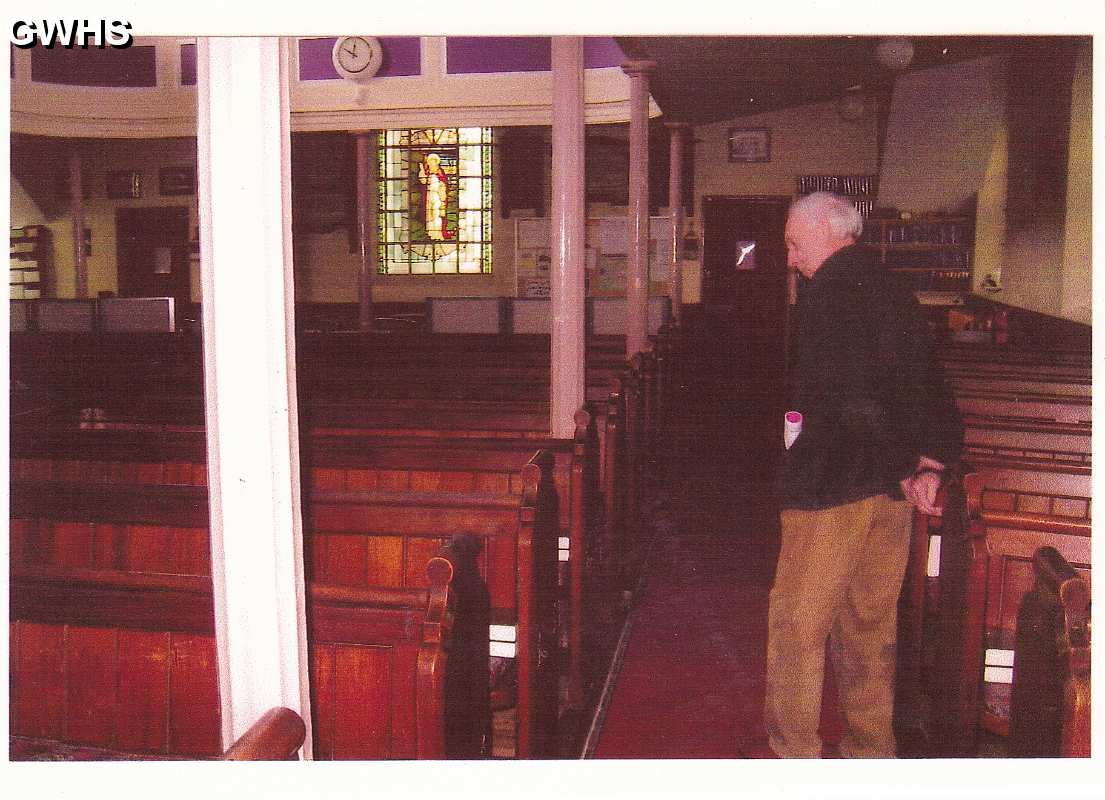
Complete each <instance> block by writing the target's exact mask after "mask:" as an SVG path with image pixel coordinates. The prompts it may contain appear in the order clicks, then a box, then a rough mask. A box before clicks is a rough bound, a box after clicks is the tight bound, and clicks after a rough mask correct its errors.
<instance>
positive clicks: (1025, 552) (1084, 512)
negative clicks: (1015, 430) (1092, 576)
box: [927, 467, 1090, 755]
mask: <svg viewBox="0 0 1105 800" xmlns="http://www.w3.org/2000/svg"><path fill="white" fill-rule="evenodd" d="M1089 496H1090V478H1089V475H1087V474H1070V473H1062V472H1050V473H1049V472H1043V471H1031V470H1023V469H1015V468H1004V469H1003V468H998V467H994V468H988V469H986V470H985V471H982V472H978V473H972V474H969V475H967V476H965V477H964V478H963V490H962V495H961V497H960V499H959V500H955V499H954V498H953V499H952V500H951V501H950V502H951V512H950V513H949V511H948V510H946V511H945V515H944V519H943V522H942V530H941V545H940V551H939V552H940V557H939V580H938V584H937V585H938V589H937V594H938V598H937V602H936V609H937V610H936V619H935V623H934V625H933V626H932V628H933V636H932V639H931V640H930V642H929V643H928V644H927V648H928V649H929V656H930V662H931V663H932V670H933V671H932V684H931V685H932V687H933V688H932V690H931V694H932V697H933V699H934V710H933V720H934V731H933V737H934V741H935V742H936V743H938V745H939V746H940V748H941V751H940V752H941V753H942V754H944V755H970V754H973V752H974V750H975V748H976V746H977V742H978V735H979V731H980V730H988V731H990V732H992V733H995V734H998V735H1001V736H1007V735H1008V733H1009V727H1008V725H1009V716H1008V697H1007V692H1006V691H1005V690H1004V688H1003V687H1004V686H1007V685H1008V683H1007V682H1006V681H1005V679H1006V678H1007V677H1008V673H1004V674H1003V671H1004V670H1007V669H1008V668H1009V666H1010V665H1009V664H1008V663H1007V662H1008V661H1009V659H1010V655H1011V653H1012V651H1013V649H1014V648H1013V638H1014V630H1015V624H1016V623H1015V620H1016V613H1017V609H1018V608H1019V606H1020V603H1021V599H1022V598H1023V596H1024V595H1025V593H1026V592H1027V591H1028V590H1029V589H1030V588H1031V585H1032V566H1031V565H1032V557H1033V554H1034V553H1035V551H1036V549H1037V548H1039V547H1040V546H1044V545H1050V546H1054V547H1056V548H1057V549H1058V550H1059V551H1060V552H1061V553H1063V555H1064V557H1066V558H1067V559H1068V560H1070V561H1071V562H1072V563H1074V564H1077V565H1079V566H1081V567H1083V568H1085V569H1088V568H1089V561H1090V552H1089V551H1090V538H1089V536H1090V501H1089ZM988 657H989V660H988ZM988 669H989V672H987V670H988ZM988 675H989V676H993V677H994V678H995V680H993V681H987V680H985V678H986V677H987V676H988ZM999 678H1000V680H999Z"/></svg>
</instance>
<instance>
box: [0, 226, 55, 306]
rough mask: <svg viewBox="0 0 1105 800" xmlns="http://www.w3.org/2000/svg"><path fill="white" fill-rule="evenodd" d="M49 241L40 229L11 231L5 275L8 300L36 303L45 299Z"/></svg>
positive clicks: (40, 227)
mask: <svg viewBox="0 0 1105 800" xmlns="http://www.w3.org/2000/svg"><path fill="white" fill-rule="evenodd" d="M53 252H54V249H53V241H52V239H51V234H50V229H49V228H47V227H45V226H43V225H25V226H23V227H22V228H12V229H11V262H10V263H11V266H10V268H9V272H8V284H9V286H10V292H11V299H12V300H36V299H38V298H40V297H45V296H48V294H49V293H48V292H47V291H46V288H47V286H48V281H49V279H50V275H51V258H52V256H53Z"/></svg>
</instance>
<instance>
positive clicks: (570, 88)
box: [550, 36, 586, 439]
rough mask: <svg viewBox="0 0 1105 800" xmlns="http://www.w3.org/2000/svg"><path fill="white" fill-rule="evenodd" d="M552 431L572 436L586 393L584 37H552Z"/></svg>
mask: <svg viewBox="0 0 1105 800" xmlns="http://www.w3.org/2000/svg"><path fill="white" fill-rule="evenodd" d="M552 71H553V106H552V112H553V124H552V214H551V216H552V219H551V221H550V228H551V231H552V237H553V238H552V248H551V249H552V268H551V275H550V280H551V287H550V294H551V296H552V301H551V302H552V342H551V357H552V380H551V395H552V396H551V398H550V406H551V408H552V412H551V415H552V419H551V429H552V435H553V436H555V437H557V438H560V439H570V438H571V437H572V435H573V433H574V431H575V419H574V415H575V412H576V411H578V410H579V408H580V406H582V405H583V402H584V395H585V386H584V384H585V378H584V367H585V359H586V342H585V340H584V337H585V335H586V332H585V330H584V304H585V303H586V281H585V279H584V247H585V245H584V237H585V235H586V220H585V214H586V206H585V200H584V183H583V163H584V162H583V152H584V122H583V39H582V37H579V36H554V37H553V39H552Z"/></svg>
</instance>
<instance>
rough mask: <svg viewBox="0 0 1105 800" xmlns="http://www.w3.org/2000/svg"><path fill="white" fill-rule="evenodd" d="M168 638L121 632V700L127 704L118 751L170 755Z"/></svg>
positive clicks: (162, 634)
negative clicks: (167, 753) (168, 753)
mask: <svg viewBox="0 0 1105 800" xmlns="http://www.w3.org/2000/svg"><path fill="white" fill-rule="evenodd" d="M169 639H170V635H169V634H168V633H167V632H164V631H139V630H123V629H121V630H120V631H119V673H118V675H119V697H120V698H123V699H124V700H125V702H126V713H125V714H123V713H120V714H119V716H118V721H117V728H116V743H115V744H116V747H117V748H118V749H119V750H124V751H127V752H138V753H166V752H168V748H169Z"/></svg>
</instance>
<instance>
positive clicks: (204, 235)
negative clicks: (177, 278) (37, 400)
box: [197, 37, 311, 758]
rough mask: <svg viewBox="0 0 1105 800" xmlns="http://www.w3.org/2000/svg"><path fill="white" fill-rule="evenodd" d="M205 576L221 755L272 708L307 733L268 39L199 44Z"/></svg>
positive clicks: (287, 257)
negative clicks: (293, 715) (209, 586)
mask: <svg viewBox="0 0 1105 800" xmlns="http://www.w3.org/2000/svg"><path fill="white" fill-rule="evenodd" d="M197 62H198V63H197V70H198V100H199V107H198V144H199V178H200V182H199V210H200V273H201V277H202V291H203V298H202V299H203V338H204V346H203V357H204V375H205V394H206V404H207V410H206V421H207V462H208V487H209V495H210V501H209V502H210V507H211V508H210V510H211V576H212V582H213V584H214V601H215V636H216V644H217V648H218V661H219V689H220V695H221V699H222V737H223V747H224V749H225V748H226V747H228V746H229V745H230V744H231V743H232V742H233V741H234V740H235V739H236V738H237V737H239V736H241V734H242V733H244V732H245V731H246V729H247V728H248V727H249V726H250V725H251V724H252V723H253V722H254V721H256V720H257V718H258V717H260V716H261V715H262V714H263V713H264V712H265V711H267V710H268V709H269V708H271V707H273V706H287V707H288V708H291V709H293V710H295V711H297V712H298V713H299V714H300V716H301V717H303V719H304V721H305V722H306V723H307V726H308V729H307V739H306V743H305V744H304V748H303V753H304V755H305V757H308V758H309V757H310V750H311V732H310V725H311V716H310V699H309V693H308V678H307V663H308V662H307V637H306V620H305V613H304V611H305V604H304V579H303V538H302V522H301V518H300V505H299V499H300V483H299V436H298V428H299V424H298V417H297V408H296V394H295V335H294V309H295V306H294V299H295V289H294V284H293V280H292V250H291V243H292V238H291V196H290V191H291V174H290V147H291V138H290V127H289V110H288V66H287V54H286V50H285V46H284V43H283V42H281V40H280V39H278V38H275V37H265V38H258V37H233V38H232V37H225V38H222V37H220V38H200V39H198V40H197Z"/></svg>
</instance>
